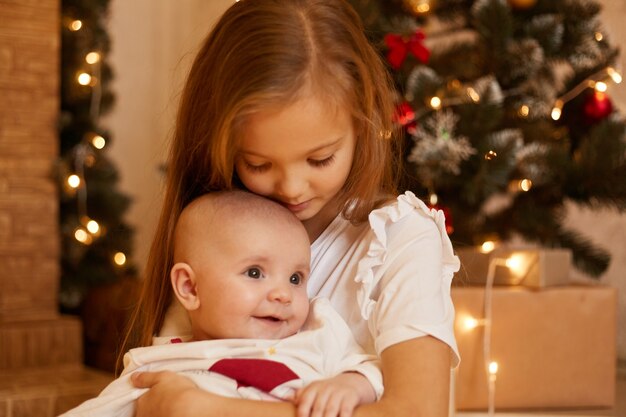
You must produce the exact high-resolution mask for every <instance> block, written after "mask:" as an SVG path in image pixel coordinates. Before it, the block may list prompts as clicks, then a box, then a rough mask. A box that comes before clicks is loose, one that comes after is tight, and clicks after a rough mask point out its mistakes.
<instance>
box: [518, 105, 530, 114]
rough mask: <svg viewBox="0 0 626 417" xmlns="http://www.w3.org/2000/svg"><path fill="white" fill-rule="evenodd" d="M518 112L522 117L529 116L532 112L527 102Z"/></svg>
mask: <svg viewBox="0 0 626 417" xmlns="http://www.w3.org/2000/svg"><path fill="white" fill-rule="evenodd" d="M517 114H519V115H520V116H521V117H528V115H529V114H530V107H528V106H527V105H526V104H524V105H522V106H521V107H520V108H519V110H518V111H517Z"/></svg>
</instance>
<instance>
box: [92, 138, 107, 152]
mask: <svg viewBox="0 0 626 417" xmlns="http://www.w3.org/2000/svg"><path fill="white" fill-rule="evenodd" d="M91 144H92V145H93V147H94V148H96V149H102V148H104V146H105V145H106V140H105V139H104V138H103V137H102V136H100V135H95V136H94V137H93V138H91Z"/></svg>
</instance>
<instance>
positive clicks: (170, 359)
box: [63, 191, 382, 417]
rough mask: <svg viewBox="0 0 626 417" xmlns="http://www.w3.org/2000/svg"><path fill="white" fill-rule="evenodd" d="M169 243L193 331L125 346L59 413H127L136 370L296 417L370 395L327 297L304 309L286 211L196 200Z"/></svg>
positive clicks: (295, 238)
mask: <svg viewBox="0 0 626 417" xmlns="http://www.w3.org/2000/svg"><path fill="white" fill-rule="evenodd" d="M174 242H175V243H174V245H175V248H174V260H173V264H174V265H173V267H172V268H171V274H170V277H171V282H172V287H173V289H174V294H175V295H176V297H177V299H178V300H179V302H180V304H181V305H182V307H183V308H185V309H186V310H187V312H188V315H189V319H190V322H191V329H192V334H190V335H170V336H166V337H164V336H161V337H158V338H155V340H154V345H153V346H148V347H142V348H137V349H132V350H130V351H129V352H128V353H126V355H125V357H124V371H123V372H122V374H121V376H120V377H119V378H118V379H116V380H115V381H113V382H112V383H111V384H110V385H109V386H108V387H107V388H105V389H104V390H103V391H102V393H101V394H100V395H99V396H98V397H97V398H94V399H91V400H89V401H86V402H85V403H83V404H81V405H80V406H78V407H77V408H75V409H73V410H71V411H69V412H68V413H66V414H64V415H63V416H67V417H69V416H133V415H134V411H135V400H136V399H137V398H138V397H139V396H140V395H142V394H143V393H144V392H145V391H146V390H145V389H137V388H134V387H133V385H132V384H131V382H130V375H131V374H132V373H133V372H137V371H163V370H168V371H174V372H178V373H181V374H184V375H185V376H187V377H189V378H190V379H191V380H192V381H193V382H194V383H195V384H196V385H198V386H199V387H200V388H202V389H205V390H207V391H210V392H213V393H216V394H219V395H224V396H229V397H243V398H250V399H262V400H284V401H293V402H295V403H296V404H297V405H298V411H299V413H302V414H304V415H308V414H310V413H312V412H314V411H315V412H318V411H320V412H322V413H327V412H328V413H329V414H332V415H340V414H341V416H342V417H344V416H349V415H350V414H351V412H352V410H353V409H354V408H355V407H356V406H357V405H359V404H363V403H368V402H373V401H375V400H376V398H380V395H381V394H382V376H381V374H380V371H379V369H378V367H377V365H376V363H375V359H376V358H375V357H374V356H372V355H367V354H365V353H364V352H363V350H362V349H361V348H360V346H359V345H358V344H357V343H356V342H355V341H354V339H353V338H352V333H351V331H350V329H349V328H348V326H347V325H346V324H345V322H344V321H343V320H342V318H341V317H340V316H339V314H338V313H337V312H335V311H334V310H333V308H332V307H331V306H330V304H329V302H328V300H326V299H315V300H313V301H312V302H311V303H309V300H308V298H307V293H306V283H307V278H308V275H309V264H310V246H309V239H308V235H307V233H306V231H305V229H304V227H303V225H302V223H301V222H300V221H299V220H298V219H297V218H296V217H295V216H294V215H293V214H292V213H291V212H290V211H289V210H287V209H286V208H284V207H282V206H280V205H279V204H277V203H274V202H272V201H270V200H268V199H265V198H263V197H259V196H256V195H254V194H251V193H247V192H243V191H230V192H220V193H211V194H205V195H203V196H201V197H198V198H197V199H195V200H194V201H192V202H191V203H190V204H189V205H187V206H186V207H185V209H184V210H183V212H182V214H181V216H180V219H179V221H178V223H177V225H176V230H175V239H174ZM167 327H169V326H168V325H167V323H165V324H164V326H163V329H164V330H163V331H162V332H161V334H162V335H163V334H167ZM311 382H315V383H313V384H310V383H311ZM328 393H331V394H332V395H327V394H328ZM299 415H301V414H299ZM324 415H327V414H324Z"/></svg>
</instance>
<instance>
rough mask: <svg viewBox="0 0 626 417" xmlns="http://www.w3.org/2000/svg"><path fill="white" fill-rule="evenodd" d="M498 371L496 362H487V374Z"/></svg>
mask: <svg viewBox="0 0 626 417" xmlns="http://www.w3.org/2000/svg"><path fill="white" fill-rule="evenodd" d="M497 373H498V362H496V361H492V362H489V375H495V374H497Z"/></svg>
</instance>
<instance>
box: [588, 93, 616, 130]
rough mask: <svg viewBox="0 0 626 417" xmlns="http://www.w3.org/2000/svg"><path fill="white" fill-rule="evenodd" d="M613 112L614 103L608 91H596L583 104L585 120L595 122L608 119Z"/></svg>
mask: <svg viewBox="0 0 626 417" xmlns="http://www.w3.org/2000/svg"><path fill="white" fill-rule="evenodd" d="M612 112H613V103H612V102H611V99H610V98H609V96H608V95H607V94H606V93H602V92H600V91H594V92H593V93H592V94H589V96H588V97H587V98H586V100H585V103H584V104H583V114H584V118H585V122H586V123H588V124H595V123H598V122H600V121H602V120H604V119H606V118H607V117H608V116H609V115H610V114H611V113H612Z"/></svg>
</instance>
